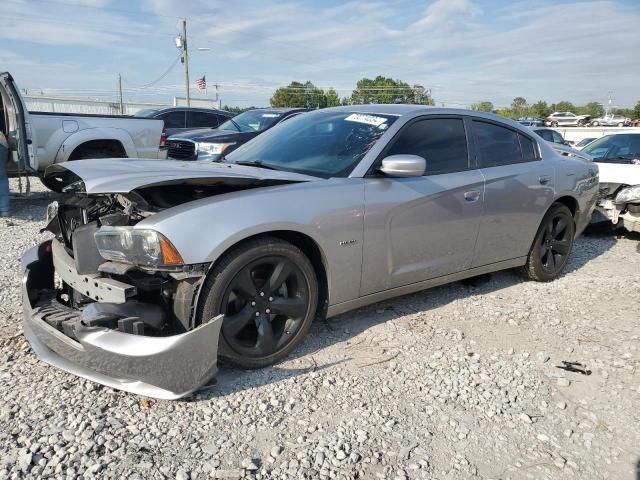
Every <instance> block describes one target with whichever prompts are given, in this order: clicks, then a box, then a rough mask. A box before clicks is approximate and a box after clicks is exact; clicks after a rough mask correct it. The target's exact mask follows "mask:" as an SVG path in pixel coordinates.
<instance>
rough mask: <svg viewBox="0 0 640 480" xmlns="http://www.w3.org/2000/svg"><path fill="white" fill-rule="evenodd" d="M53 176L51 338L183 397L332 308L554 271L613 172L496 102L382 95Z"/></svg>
mask: <svg viewBox="0 0 640 480" xmlns="http://www.w3.org/2000/svg"><path fill="white" fill-rule="evenodd" d="M44 181H45V183H46V184H47V185H48V186H49V187H50V188H51V189H53V190H55V191H58V192H62V196H61V199H60V201H59V202H58V203H56V204H52V205H51V206H50V207H49V212H48V217H49V226H48V228H49V229H50V230H51V231H52V232H54V233H55V238H54V239H53V240H51V241H48V242H45V243H43V244H42V245H40V246H38V247H36V248H34V249H32V250H31V251H29V252H27V253H26V254H25V256H24V258H23V268H24V283H23V285H24V286H23V289H24V291H23V297H24V311H25V319H24V330H25V334H26V335H27V337H28V339H29V341H30V342H31V345H32V346H33V348H34V350H35V351H36V353H37V354H38V355H39V356H40V357H41V358H42V359H43V360H45V361H47V362H49V363H51V364H53V365H55V366H57V367H60V368H62V369H64V370H67V371H69V372H72V373H74V374H77V375H80V376H82V377H85V378H89V379H92V380H94V381H97V382H100V383H103V384H106V385H110V386H112V387H114V388H120V389H122V390H127V391H130V392H135V393H140V394H145V395H149V396H155V397H160V398H177V397H180V396H184V395H187V394H189V393H190V392H193V391H194V390H196V389H197V388H199V387H200V386H201V385H203V384H204V383H206V382H207V381H208V380H209V379H210V378H211V377H212V376H213V375H215V373H216V369H217V359H218V358H219V357H222V358H224V359H226V360H227V361H229V362H231V363H233V364H235V365H238V366H240V367H242V368H259V367H264V366H266V365H270V364H273V363H275V362H278V361H279V360H281V359H282V358H283V357H284V356H286V355H287V354H288V353H289V352H291V350H293V349H294V348H295V347H296V346H297V345H299V344H300V342H302V340H303V338H304V336H305V335H306V333H307V332H308V330H309V327H310V325H311V323H312V321H313V319H314V318H316V317H323V316H334V315H338V314H340V313H343V312H346V311H348V310H352V309H354V308H358V307H361V306H363V305H367V304H370V303H373V302H378V301H381V300H385V299H388V298H391V297H395V296H398V295H404V294H408V293H411V292H415V291H418V290H422V289H426V288H429V287H433V286H436V285H442V284H445V283H448V282H454V281H458V280H461V279H464V278H468V277H472V276H476V275H480V274H485V273H488V272H494V271H497V270H502V269H509V268H517V269H519V270H520V271H522V272H523V274H524V275H525V276H527V277H528V278H530V279H532V280H536V281H551V280H554V279H555V278H557V277H558V276H559V275H560V274H561V272H562V270H563V268H564V267H565V265H566V264H567V261H568V259H569V255H570V254H571V250H572V247H573V242H574V239H575V238H576V236H577V235H578V234H579V233H580V232H581V231H582V230H583V229H584V227H585V226H586V225H587V223H588V222H589V218H590V216H591V213H592V210H593V208H594V203H595V201H596V196H597V191H598V169H597V166H596V165H595V164H593V163H592V162H589V161H586V160H584V159H580V158H575V157H563V156H560V155H559V154H557V153H556V152H555V151H554V150H553V149H552V148H551V147H550V146H549V145H548V144H547V142H545V141H543V140H542V139H541V138H540V137H538V136H537V135H536V134H535V133H533V132H532V131H531V130H530V129H528V128H526V127H523V126H521V125H519V124H518V123H516V122H513V121H510V120H506V119H504V118H502V117H498V116H496V115H492V114H483V113H478V112H471V111H465V110H451V109H437V108H425V107H419V106H414V105H366V106H357V107H355V106H349V107H339V108H331V109H325V110H318V111H314V112H310V113H305V114H302V115H300V116H298V117H295V118H292V119H291V120H288V121H287V122H284V123H283V124H281V125H278V126H277V127H275V128H273V129H272V130H269V131H268V132H266V133H264V134H263V135H261V136H259V137H257V138H256V139H254V140H252V141H251V142H249V143H247V144H245V145H243V146H242V147H240V148H239V149H238V150H236V151H235V152H233V153H232V154H230V155H229V156H228V158H227V159H226V160H225V162H223V163H210V164H207V163H201V162H173V161H138V160H131V159H109V160H89V161H78V162H70V163H66V164H64V165H56V166H53V167H50V168H49V169H48V170H47V172H46V174H45V180H44ZM54 277H55V278H56V280H54Z"/></svg>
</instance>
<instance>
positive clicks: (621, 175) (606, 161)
mask: <svg viewBox="0 0 640 480" xmlns="http://www.w3.org/2000/svg"><path fill="white" fill-rule="evenodd" d="M583 152H585V153H588V154H589V155H591V156H592V157H594V161H595V162H596V163H597V164H598V167H599V169H600V198H599V200H598V203H597V206H596V211H595V212H594V214H593V219H592V223H603V222H611V223H612V224H613V225H614V226H615V227H617V228H622V229H625V230H628V231H630V232H639V233H640V132H624V133H616V134H612V135H606V136H604V137H601V138H599V139H597V140H594V141H593V142H592V143H590V144H589V145H588V146H587V147H585V148H584V150H583Z"/></svg>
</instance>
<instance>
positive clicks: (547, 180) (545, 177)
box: [538, 175, 551, 185]
mask: <svg viewBox="0 0 640 480" xmlns="http://www.w3.org/2000/svg"><path fill="white" fill-rule="evenodd" d="M538 181H539V182H540V185H548V184H549V183H550V182H551V177H550V176H549V175H541V176H539V177H538Z"/></svg>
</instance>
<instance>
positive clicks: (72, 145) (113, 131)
mask: <svg viewBox="0 0 640 480" xmlns="http://www.w3.org/2000/svg"><path fill="white" fill-rule="evenodd" d="M92 140H93V141H95V140H116V141H118V142H120V143H121V144H122V146H123V147H124V151H125V152H126V154H127V157H129V158H136V157H137V156H138V150H137V149H136V146H135V144H134V143H133V139H132V138H131V136H130V135H129V133H128V132H127V131H126V130H123V129H121V128H112V127H106V128H105V127H97V128H87V129H84V130H80V131H79V132H76V133H74V134H72V135H69V136H68V137H67V138H66V140H65V141H64V142H63V143H62V145H61V146H60V149H59V150H58V153H57V154H56V158H55V161H54V163H60V162H66V161H67V160H69V157H70V156H71V154H72V153H73V151H74V150H75V149H76V148H77V147H79V146H80V145H82V144H83V143H86V142H89V141H92Z"/></svg>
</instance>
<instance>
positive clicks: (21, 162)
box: [0, 72, 38, 172]
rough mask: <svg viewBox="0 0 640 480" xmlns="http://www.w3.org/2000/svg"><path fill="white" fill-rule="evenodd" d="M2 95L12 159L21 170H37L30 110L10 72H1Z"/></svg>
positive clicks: (0, 90) (0, 94) (0, 86)
mask: <svg viewBox="0 0 640 480" xmlns="http://www.w3.org/2000/svg"><path fill="white" fill-rule="evenodd" d="M0 97H1V99H2V107H3V109H4V112H3V115H4V120H5V122H6V126H5V128H6V131H5V132H4V133H5V134H6V137H7V141H8V142H9V149H10V151H11V159H12V160H13V162H15V164H16V165H17V167H18V169H19V171H25V170H27V171H32V172H36V171H37V170H38V162H37V159H36V157H35V155H34V153H33V141H32V140H33V139H32V137H31V125H30V123H29V112H28V111H27V107H26V105H25V103H24V100H23V99H22V96H21V95H20V91H19V90H18V87H17V85H16V84H15V82H14V80H13V77H12V76H11V75H10V74H9V73H8V72H4V73H0ZM10 170H14V169H13V168H10Z"/></svg>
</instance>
